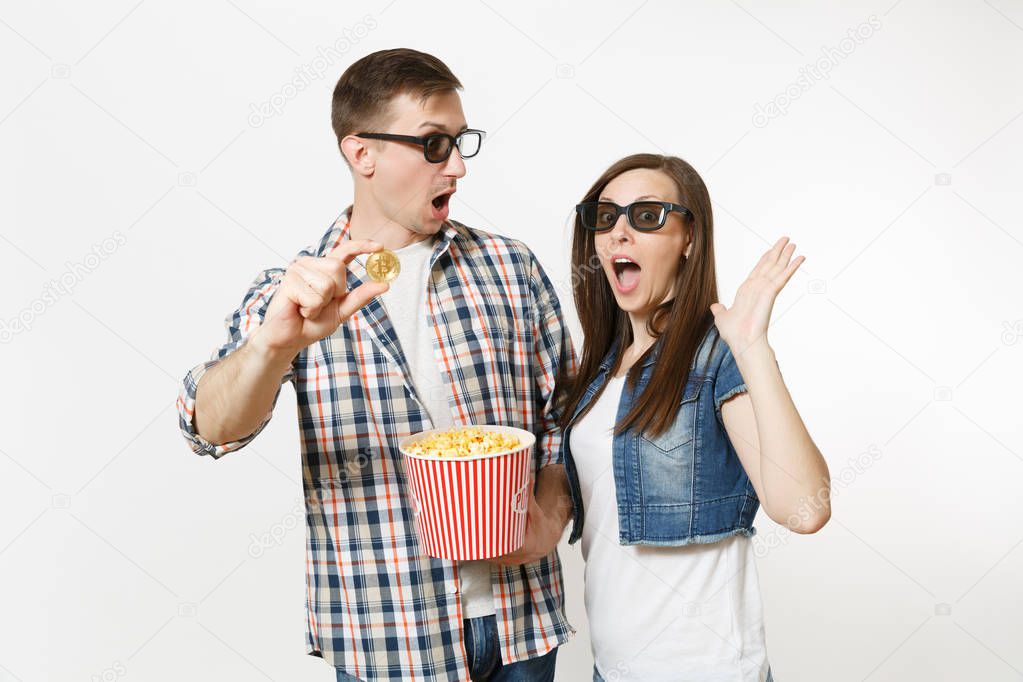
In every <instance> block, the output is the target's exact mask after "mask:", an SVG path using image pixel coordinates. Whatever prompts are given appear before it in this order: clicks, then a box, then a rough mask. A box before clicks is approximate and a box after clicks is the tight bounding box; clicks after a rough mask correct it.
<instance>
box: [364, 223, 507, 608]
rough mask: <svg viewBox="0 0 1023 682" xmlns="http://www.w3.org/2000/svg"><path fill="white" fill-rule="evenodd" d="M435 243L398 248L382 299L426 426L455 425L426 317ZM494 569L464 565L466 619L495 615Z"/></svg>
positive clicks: (484, 564) (461, 569) (431, 239)
mask: <svg viewBox="0 0 1023 682" xmlns="http://www.w3.org/2000/svg"><path fill="white" fill-rule="evenodd" d="M435 243H436V237H435V236H434V237H427V238H426V239H423V240H421V241H418V242H416V243H414V244H409V245H408V246H406V247H403V248H401V249H395V250H394V254H395V255H396V256H398V260H399V261H400V262H401V272H400V273H399V275H398V277H397V278H395V279H394V280H393V281H392V282H391V287H390V288H389V289H388V290H387V291H385V292H384V293H383V294H381V295H380V299H381V302H382V303H383V306H384V309H385V310H387V318H388V319H389V320H390V321H391V325H392V326H393V327H394V332H395V334H397V336H398V342H399V344H400V345H401V349H402V351H403V352H404V353H405V359H406V360H407V361H408V366H409V370H410V373H411V376H412V383H413V385H414V387H415V392H416V395H417V396H418V397H419V401H420V404H421V405H422V407H423V409H424V410H425V411H426V413H427V417H428V419H429V420H430V422H431V424H432V426H427V427H426V428H437V429H447V428H451V427H452V426H454V420H453V419H452V417H451V406H450V405H449V404H448V389H447V388H446V385H445V383H444V377H443V376H442V375H441V373H440V365H439V364H438V363H437V359H436V357H435V356H434V351H433V337H432V335H433V334H434V330H433V326H432V325H430V324H428V322H427V319H426V316H427V310H426V294H427V276H428V275H429V266H430V256H431V255H432V254H433V247H434V245H435ZM490 568H491V565H490V563H489V562H486V561H462V562H460V563H459V567H458V577H459V579H460V583H461V592H462V616H463V617H464V618H476V617H479V616H488V615H490V614H492V613H495V609H494V591H493V587H492V586H491V582H490Z"/></svg>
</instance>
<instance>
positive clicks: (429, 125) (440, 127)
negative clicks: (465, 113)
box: [419, 121, 469, 133]
mask: <svg viewBox="0 0 1023 682" xmlns="http://www.w3.org/2000/svg"><path fill="white" fill-rule="evenodd" d="M419 127H420V128H436V129H437V130H440V131H442V132H445V133H446V132H448V128H447V126H446V125H444V124H443V123H434V122H433V121H426V122H425V123H420V124H419ZM468 129H469V126H467V125H463V126H462V127H461V128H459V129H458V132H462V131H463V130H468Z"/></svg>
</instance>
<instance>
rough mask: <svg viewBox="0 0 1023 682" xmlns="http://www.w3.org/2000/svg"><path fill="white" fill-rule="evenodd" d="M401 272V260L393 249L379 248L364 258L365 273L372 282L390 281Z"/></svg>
mask: <svg viewBox="0 0 1023 682" xmlns="http://www.w3.org/2000/svg"><path fill="white" fill-rule="evenodd" d="M399 272H401V262H400V261H399V260H398V256H396V255H395V254H394V252H393V251H390V250H388V249H381V250H380V251H375V252H373V253H371V254H370V255H369V258H367V259H366V273H367V274H368V275H369V276H370V279H372V280H373V281H374V282H391V281H393V280H394V278H395V277H397V276H398V273H399Z"/></svg>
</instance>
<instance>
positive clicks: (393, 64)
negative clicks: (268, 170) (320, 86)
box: [330, 48, 462, 162]
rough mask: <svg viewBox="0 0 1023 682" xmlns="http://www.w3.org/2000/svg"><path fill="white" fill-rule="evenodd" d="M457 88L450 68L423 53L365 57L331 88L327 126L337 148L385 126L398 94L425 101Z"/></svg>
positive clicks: (388, 52)
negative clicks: (352, 137)
mask: <svg viewBox="0 0 1023 682" xmlns="http://www.w3.org/2000/svg"><path fill="white" fill-rule="evenodd" d="M461 88H462V84H461V83H460V82H459V80H458V79H457V78H455V74H453V73H451V69H449V68H448V67H447V65H445V64H444V62H442V61H441V60H439V59H437V58H436V57H434V56H433V55H430V54H426V53H425V52H417V51H416V50H410V49H408V48H397V49H393V50H380V51H379V52H374V53H372V54H368V55H366V56H365V57H363V58H362V59H360V60H359V61H357V62H355V63H354V64H352V65H351V66H349V67H348V68H347V69H346V70H345V72H344V73H343V74H341V78H340V79H338V82H337V85H336V86H334V98H333V101H332V102H331V107H330V124H331V126H332V127H333V128H334V134H335V135H336V136H337V144H338V148H340V147H341V140H343V139H344V138H345V136H346V135H351V134H353V133H358V132H380V131H379V130H374V128H383V127H386V126H387V125H388V124H389V123H390V121H389V120H388V113H389V111H388V105H389V104H390V102H391V100H392V99H393V98H394V97H397V96H398V95H411V96H413V97H419V98H420V101H425V100H426V98H428V97H429V96H430V95H433V94H435V93H438V92H445V91H449V90H460V89H461ZM342 156H343V154H342ZM346 162H347V159H346Z"/></svg>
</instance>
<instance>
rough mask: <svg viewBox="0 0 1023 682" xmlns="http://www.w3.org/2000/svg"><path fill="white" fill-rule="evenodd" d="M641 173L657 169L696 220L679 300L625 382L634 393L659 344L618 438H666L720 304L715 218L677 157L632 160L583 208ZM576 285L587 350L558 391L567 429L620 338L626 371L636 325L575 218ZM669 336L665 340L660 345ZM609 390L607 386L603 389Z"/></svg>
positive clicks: (660, 314) (662, 313) (596, 188)
mask: <svg viewBox="0 0 1023 682" xmlns="http://www.w3.org/2000/svg"><path fill="white" fill-rule="evenodd" d="M638 168H647V169H652V170H658V171H661V172H662V173H664V174H665V175H666V176H668V177H669V178H670V179H671V180H672V181H673V182H674V184H675V186H676V187H677V189H678V193H679V196H678V202H679V203H681V204H682V205H683V206H685V207H686V208H688V209H689V210H690V211H692V213H693V217H692V218H690V217H689V216H685V217H684V220H685V225H686V226H687V227H690V228H691V230H692V240H693V244H692V250H691V251H690V254H689V257H688V258H686V259H685V260H682V254H681V253H680V254H679V260H680V263H679V269H678V274H677V276H676V278H675V288H674V291H675V297H674V298H672V299H670V300H668V301H665V302H664V303H661V304H660V305H659V306H658V307H657V308H656V309H655V311H654V312H653V314H652V315H651V316H650V319H649V321H648V322H647V332H648V333H649V334H650V335H651V336H652V337H654V339H655V342H654V343H653V344H651V346H650V348H648V349H647V351H646V352H645V353H644V354H643V356H642V357H641V358H639V359H638V360H637V361H636V362H635V363H634V364H633V365H632V367H631V368H630V370H629V373H628V375H627V378H626V384H627V386H628V387H629V389H630V390H631V389H633V388H634V387H635V384H636V381H637V380H638V379H639V374H640V369H641V367H642V365H643V362H644V361H645V360H646V358H647V357H648V356H649V355H650V353H652V352H653V350H654V348H655V347H656V346H657V345H658V344H660V346H661V349H660V351H659V355H658V357H657V362H656V366H655V367H654V372H653V374H652V376H651V377H650V381H649V383H648V384H647V386H646V388H645V389H644V390H643V393H642V394H641V395H639V396H638V398H637V400H636V401H635V404H634V405H633V407H632V409H631V410H630V411H629V413H628V414H627V415H626V416H625V418H624V419H623V420H622V421H621V423H619V424H616V425H615V433H621V432H623V431H626V430H628V429H630V428H635V429H636V430H637V431H639V432H641V433H646V434H648V435H658V434H661V433H663V432H664V431H666V430H667V429H668V428H669V427H670V426H671V424H672V422H673V421H674V420H675V415H676V414H677V412H678V407H679V405H680V404H681V401H682V395H683V391H684V390H685V385H686V381H687V380H688V375H689V367H690V365H691V364H692V362H693V357H694V356H695V354H696V350H697V348H698V346H699V344H700V341H701V340H702V339H703V336H704V334H706V332H707V330H708V329H709V326H710V325H711V324H713V322H714V316H713V315H712V314H711V312H710V305H711V304H712V303H715V302H717V300H718V296H717V276H716V274H715V270H714V217H713V213H712V210H711V204H710V194H709V193H708V192H707V186H706V185H705V184H704V182H703V179H702V178H701V177H700V175H699V174H698V173H697V172H696V170H695V169H694V168H693V167H692V166H690V165H689V164H688V163H686V162H685V161H683V160H682V159H680V158H677V157H674V156H661V155H658V154H634V155H632V156H627V157H625V158H624V159H621V160H620V161H618V162H616V163H614V164H612V165H611V167H610V168H608V169H607V170H606V171H604V174H603V175H601V176H600V177H599V178H598V179H597V181H596V182H595V183H593V186H592V187H591V188H590V189H589V191H588V192H586V195H585V196H583V198H582V201H596V200H597V199H598V198H599V197H600V195H601V193H603V191H604V188H605V187H607V185H608V183H610V182H611V181H612V180H613V179H615V178H616V177H618V176H619V175H621V174H622V173H625V172H627V171H631V170H636V169H638ZM572 282H573V287H572V288H573V297H574V299H575V307H576V312H577V313H578V315H579V322H580V324H581V325H582V329H583V335H584V337H585V338H584V343H583V353H582V359H581V360H580V362H579V368H578V371H577V372H576V374H575V376H568V375H567V368H565V367H564V365H565V364H566V363H562V368H563V370H565V371H562V372H561V376H560V377H559V378H558V381H557V384H556V391H557V393H558V397H557V398H556V402H557V404H558V405H559V406H560V407H559V410H558V411H559V413H560V416H559V420H560V422H561V427H562V428H563V429H564V428H567V427H568V425H569V423H570V422H571V421H572V413H573V412H574V411H575V410H576V408H577V406H578V404H579V402H580V400H582V397H583V394H584V393H585V392H586V389H587V387H588V386H589V385H590V383H591V382H592V381H593V379H594V378H596V376H597V374H598V372H599V370H600V363H601V362H602V361H603V359H604V357H605V356H606V355H607V353H608V351H610V349H611V345H612V343H613V342H614V340H615V339H618V340H619V342H620V345H619V350H618V354H617V358H615V361H614V365H613V368H612V370H611V371H612V373H613V374H617V373H618V371H619V368H620V366H621V361H622V355H623V353H622V351H623V350H624V349H626V348H628V347H629V346H630V345H631V344H632V326H631V325H630V324H629V315H628V313H626V312H625V311H623V310H622V309H621V308H619V307H618V303H617V301H615V297H614V293H613V292H612V291H611V285H610V284H609V283H608V281H607V276H606V275H605V274H604V269H603V268H602V267H601V265H600V258H599V256H598V255H597V249H596V246H595V244H594V233H593V232H591V231H589V230H586V229H585V228H584V227H583V226H582V222H581V220H580V217H579V216H578V215H576V217H575V227H574V231H573V236H572ZM662 336H663V338H661V337H662ZM605 386H606V384H605ZM603 390H604V388H603V387H602V388H601V389H600V391H599V392H598V393H597V395H596V396H594V397H593V400H591V401H590V403H589V405H588V406H587V408H586V409H585V410H584V411H583V412H582V413H580V415H579V417H580V418H581V417H582V416H583V415H584V414H586V412H588V411H589V410H590V408H591V407H592V406H593V404H594V403H596V401H597V398H598V397H599V396H600V393H602V392H603Z"/></svg>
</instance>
